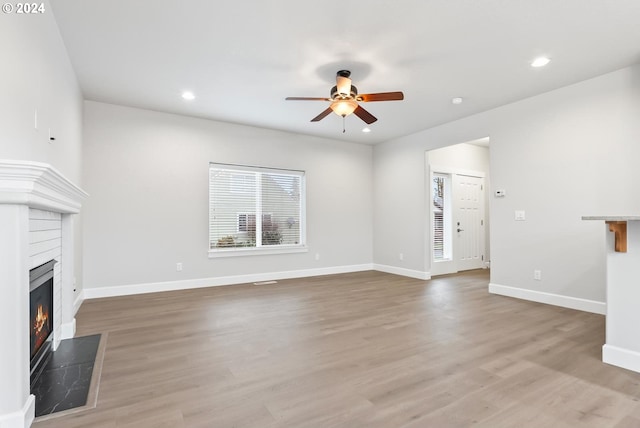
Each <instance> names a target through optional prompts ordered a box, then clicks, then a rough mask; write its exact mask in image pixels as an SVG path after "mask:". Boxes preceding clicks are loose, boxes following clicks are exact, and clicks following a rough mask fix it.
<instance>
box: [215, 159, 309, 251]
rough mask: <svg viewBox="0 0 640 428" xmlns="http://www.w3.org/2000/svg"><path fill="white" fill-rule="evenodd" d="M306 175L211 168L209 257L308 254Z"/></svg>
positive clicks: (221, 165)
mask: <svg viewBox="0 0 640 428" xmlns="http://www.w3.org/2000/svg"><path fill="white" fill-rule="evenodd" d="M304 184H305V183H304V172H303V171H290V170H277V169H271V168H262V167H249V166H240V165H225V164H216V163H211V164H210V165H209V253H210V255H211V256H212V257H218V256H228V255H240V254H256V253H260V252H265V253H274V252H296V251H306V247H305V218H304V207H305V201H304V191H305V188H304Z"/></svg>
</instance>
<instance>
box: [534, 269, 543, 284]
mask: <svg viewBox="0 0 640 428" xmlns="http://www.w3.org/2000/svg"><path fill="white" fill-rule="evenodd" d="M533 279H535V280H536V281H542V271H541V270H539V269H536V270H534V271H533Z"/></svg>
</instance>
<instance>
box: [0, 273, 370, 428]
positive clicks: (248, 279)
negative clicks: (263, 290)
mask: <svg viewBox="0 0 640 428" xmlns="http://www.w3.org/2000/svg"><path fill="white" fill-rule="evenodd" d="M373 269H374V268H373V265H372V264H362V265H350V266H334V267H328V268H317V269H304V270H294V271H283V272H271V273H258V274H249V275H234V276H221V277H215V278H200V279H188V280H184V281H166V282H153V283H147V284H131V285H119V286H112V287H93V288H89V287H86V286H85V288H84V289H83V290H82V292H83V295H84V298H85V299H98V298H102V297H115V296H129V295H132V294H144V293H156V292H159V291H174V290H188V289H192V288H203V287H217V286H221V285H234V284H248V283H253V282H263V281H275V280H280V279H291V278H304V277H311V276H320V275H333V274H338V273H349V272H361V271H367V270H373ZM0 428H1V427H0Z"/></svg>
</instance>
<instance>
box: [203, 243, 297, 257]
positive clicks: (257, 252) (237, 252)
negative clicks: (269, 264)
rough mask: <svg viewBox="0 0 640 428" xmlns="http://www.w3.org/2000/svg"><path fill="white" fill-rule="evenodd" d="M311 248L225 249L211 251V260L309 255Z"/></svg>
mask: <svg viewBox="0 0 640 428" xmlns="http://www.w3.org/2000/svg"><path fill="white" fill-rule="evenodd" d="M308 252H309V248H307V247H306V246H299V245H296V246H291V247H287V246H278V247H276V248H265V247H261V248H247V247H240V248H225V249H224V250H209V258H210V259H217V258H221V257H242V256H262V255H268V254H290V253H308Z"/></svg>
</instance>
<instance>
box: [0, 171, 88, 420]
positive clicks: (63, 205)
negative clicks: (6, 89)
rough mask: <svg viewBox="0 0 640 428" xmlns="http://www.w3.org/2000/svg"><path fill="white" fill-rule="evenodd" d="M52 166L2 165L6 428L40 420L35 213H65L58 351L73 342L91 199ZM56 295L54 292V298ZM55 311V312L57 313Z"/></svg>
mask: <svg viewBox="0 0 640 428" xmlns="http://www.w3.org/2000/svg"><path fill="white" fill-rule="evenodd" d="M87 196H88V195H87V193H85V192H84V191H83V190H82V189H80V188H79V187H78V186H77V185H75V184H74V183H72V182H71V181H70V180H68V179H67V178H66V177H64V176H63V175H62V174H61V173H60V172H58V171H57V170H56V169H55V168H53V167H52V166H51V165H48V164H45V163H40V162H31V161H17V160H0V279H1V281H0V326H2V327H1V328H0V346H1V347H2V352H0V379H2V381H1V382H0V427H2V428H25V427H29V426H30V425H31V423H32V421H33V419H34V414H35V412H34V397H33V395H31V394H30V391H29V371H30V370H29V356H30V353H29V269H30V268H31V267H33V266H30V263H32V262H34V261H35V259H32V256H31V254H30V234H29V232H30V221H29V219H30V217H29V216H30V210H31V209H37V210H42V211H49V212H52V213H59V214H60V216H59V217H58V218H60V219H61V220H60V231H61V234H60V235H59V236H60V238H59V242H60V245H59V247H57V248H59V252H58V253H57V254H58V255H59V256H60V257H59V258H60V259H61V260H60V261H61V267H60V272H61V275H60V289H59V291H58V293H59V295H58V296H59V298H60V309H59V311H60V313H57V314H56V313H55V312H54V320H55V319H56V317H58V318H57V319H59V320H60V321H61V326H60V329H59V331H57V332H56V331H54V336H53V340H54V349H55V348H56V347H57V343H59V342H60V340H61V339H64V338H68V337H73V334H74V332H75V318H74V316H75V310H74V300H75V299H74V274H73V272H74V258H75V257H74V251H75V250H74V238H73V236H74V226H73V217H74V216H73V215H72V214H77V213H79V212H80V207H81V203H82V201H83V200H84V199H85V198H86V197H87ZM55 293H56V290H55V289H54V297H55ZM54 311H55V308H54Z"/></svg>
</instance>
